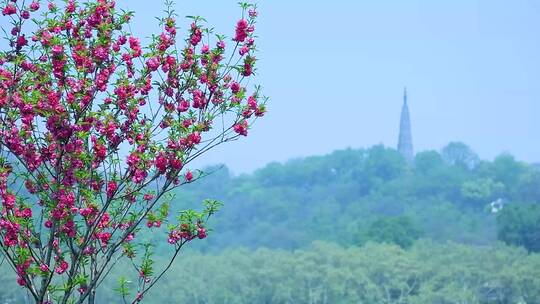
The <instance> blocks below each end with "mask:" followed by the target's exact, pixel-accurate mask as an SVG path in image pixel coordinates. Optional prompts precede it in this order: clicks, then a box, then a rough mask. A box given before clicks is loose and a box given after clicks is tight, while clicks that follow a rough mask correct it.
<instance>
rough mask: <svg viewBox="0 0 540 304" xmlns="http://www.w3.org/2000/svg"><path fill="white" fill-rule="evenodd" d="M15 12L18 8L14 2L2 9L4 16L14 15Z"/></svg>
mask: <svg viewBox="0 0 540 304" xmlns="http://www.w3.org/2000/svg"><path fill="white" fill-rule="evenodd" d="M15 13H17V8H16V7H15V5H13V4H8V5H7V6H6V7H4V9H2V15H4V16H7V15H13V14H15Z"/></svg>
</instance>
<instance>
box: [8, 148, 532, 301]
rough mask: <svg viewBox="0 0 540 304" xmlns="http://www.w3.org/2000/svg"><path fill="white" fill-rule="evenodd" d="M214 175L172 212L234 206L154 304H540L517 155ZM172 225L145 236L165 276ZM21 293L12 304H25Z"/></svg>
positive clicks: (380, 152) (355, 157) (336, 155)
mask: <svg viewBox="0 0 540 304" xmlns="http://www.w3.org/2000/svg"><path fill="white" fill-rule="evenodd" d="M204 172H205V173H208V174H209V175H208V176H206V177H204V178H202V179H200V180H198V181H197V182H194V183H192V184H188V185H186V186H184V187H181V188H179V190H177V191H176V193H175V198H174V199H173V201H172V202H171V203H172V204H178V205H181V206H185V208H197V207H198V206H199V205H200V203H201V201H203V200H204V199H217V200H220V201H222V202H224V204H225V205H224V207H223V208H222V209H221V210H220V211H219V212H218V214H216V215H215V216H213V217H212V219H211V221H210V226H211V228H212V229H213V230H212V231H210V233H209V237H208V238H207V239H205V240H204V241H202V242H197V243H196V244H195V243H194V244H190V245H193V246H189V248H188V249H187V250H185V251H184V254H183V256H182V257H181V258H180V259H179V260H178V261H177V262H176V263H175V264H174V265H173V271H172V272H170V273H169V274H168V275H166V276H165V278H164V280H163V281H162V282H161V283H162V285H161V286H162V287H161V288H159V289H156V290H154V291H153V293H150V294H149V295H147V296H146V298H145V300H146V301H147V302H148V303H171V304H172V303H197V304H199V303H200V304H203V303H204V304H210V303H301V304H303V303H306V304H308V303H309V304H315V303H317V304H322V303H396V304H397V303H410V304H414V303H418V304H420V303H441V304H443V303H482V304H491V303H493V304H495V303H498V304H501V303H504V304H510V303H540V281H539V278H540V272H539V271H540V256H539V254H538V253H535V252H538V251H540V204H539V203H540V170H539V168H538V166H535V165H531V164H527V163H523V162H520V161H517V160H516V159H514V158H513V157H512V156H511V155H508V154H502V155H500V156H498V157H497V158H495V159H494V160H493V161H483V160H480V159H479V158H478V156H477V155H476V154H475V153H474V152H473V151H471V149H469V148H468V147H467V146H466V145H464V144H462V143H451V144H449V145H448V146H447V147H445V148H444V149H443V150H442V151H440V152H437V151H426V152H420V153H418V154H417V155H416V158H415V160H414V163H411V164H408V163H406V162H405V160H404V159H403V158H402V157H401V155H400V154H399V153H397V152H396V151H395V150H393V149H389V148H385V147H383V146H374V147H372V148H369V149H347V150H342V151H336V152H333V153H331V154H329V155H325V156H314V157H308V158H305V159H296V160H291V161H289V162H286V163H283V164H280V163H272V164H269V165H267V166H266V167H264V168H262V169H259V170H257V171H255V172H254V173H252V174H245V175H240V176H232V175H231V173H230V172H229V171H228V169H227V168H226V167H220V166H216V167H212V168H207V169H206V170H204ZM493 202H495V203H494V204H492V203H493ZM170 216H174V215H170ZM165 226H166V225H163V227H162V229H154V230H153V232H152V233H150V234H147V235H145V237H146V238H148V239H149V240H150V239H152V240H153V241H156V242H158V243H159V244H160V247H158V249H157V252H153V257H154V258H155V259H156V264H155V265H154V269H160V268H161V267H163V266H164V265H165V263H166V261H168V259H167V258H166V256H165V255H166V253H167V251H166V250H163V249H164V248H165V247H167V246H170V245H169V244H168V243H167V232H166V227H165ZM504 243H506V244H504ZM518 247H519V248H518ZM137 252H138V253H137V254H139V255H142V254H143V250H142V249H139V250H138V251H137ZM1 267H3V270H2V273H6V274H7V273H9V272H8V271H7V269H5V267H7V266H6V264H3V265H2V266H1ZM116 269H117V272H116V274H114V275H113V276H112V277H111V278H109V279H108V281H106V282H105V283H104V284H103V285H102V286H101V287H100V288H102V290H103V291H105V292H104V293H102V294H101V295H100V297H101V298H100V299H99V300H100V303H121V297H119V296H118V295H117V293H118V292H117V291H118V289H117V288H118V286H119V285H118V282H117V279H118V278H119V277H120V276H127V277H130V275H132V276H131V277H132V278H133V277H135V278H136V277H137V273H136V272H134V270H133V267H132V265H126V264H121V265H118V267H117V268H116ZM118 270H121V271H118ZM1 279H2V284H4V285H5V286H16V285H15V279H14V277H9V275H5V276H4V275H3V276H2V278H1ZM126 284H128V285H129V284H130V283H129V282H126ZM19 290H20V289H18V288H3V289H2V293H1V294H0V303H24V301H25V298H24V294H22V293H21V292H20V291H19Z"/></svg>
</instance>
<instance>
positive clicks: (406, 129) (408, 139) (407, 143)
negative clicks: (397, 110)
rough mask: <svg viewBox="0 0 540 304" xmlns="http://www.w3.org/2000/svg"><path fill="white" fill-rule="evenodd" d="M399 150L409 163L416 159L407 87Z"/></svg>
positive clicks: (404, 94)
mask: <svg viewBox="0 0 540 304" xmlns="http://www.w3.org/2000/svg"><path fill="white" fill-rule="evenodd" d="M398 151H399V153H401V155H403V157H404V158H405V160H406V161H407V162H408V163H412V161H413V159H414V150H413V142H412V132H411V119H410V116H409V106H408V105H407V87H405V88H404V90H403V106H402V107H401V120H400V123H399V140H398Z"/></svg>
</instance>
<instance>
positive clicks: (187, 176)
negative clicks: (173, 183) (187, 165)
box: [185, 170, 193, 183]
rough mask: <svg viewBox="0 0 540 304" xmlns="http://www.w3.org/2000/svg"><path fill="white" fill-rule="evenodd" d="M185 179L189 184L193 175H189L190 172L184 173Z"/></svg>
mask: <svg viewBox="0 0 540 304" xmlns="http://www.w3.org/2000/svg"><path fill="white" fill-rule="evenodd" d="M185 177H186V181H187V182H188V183H189V182H191V181H192V180H193V173H191V171H189V170H188V171H187V172H186V175H185Z"/></svg>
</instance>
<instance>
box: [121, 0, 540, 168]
mask: <svg viewBox="0 0 540 304" xmlns="http://www.w3.org/2000/svg"><path fill="white" fill-rule="evenodd" d="M237 2H238V1H237V0H178V1H177V5H176V9H177V11H178V13H179V14H180V15H181V16H184V15H201V16H204V17H205V18H206V19H207V20H208V22H209V24H211V25H214V26H215V28H216V32H220V33H224V34H227V35H229V36H232V34H233V32H234V23H235V22H236V20H237V19H238V18H239V16H240V15H239V13H240V10H239V8H238V5H237ZM117 3H118V4H119V5H120V6H122V7H127V8H130V9H131V10H134V11H135V13H136V16H135V19H134V23H133V30H134V31H135V33H136V34H138V35H142V36H146V35H148V34H150V33H152V32H158V31H159V27H158V26H157V22H156V20H155V19H154V18H153V17H154V16H157V15H159V14H160V10H161V9H163V7H164V6H163V5H162V1H161V0H151V1H141V0H117ZM258 4H259V7H260V9H259V11H260V18H259V23H258V28H257V32H258V35H259V36H260V39H259V42H258V44H259V48H260V49H261V52H260V53H259V54H258V58H259V59H260V61H259V62H258V72H259V76H258V82H259V83H260V84H261V85H262V86H263V88H264V93H265V94H266V95H268V96H270V97H271V102H270V104H269V113H268V115H267V116H265V117H264V119H262V120H260V121H259V122H258V124H257V125H256V126H255V128H254V129H253V130H251V131H250V136H248V137H247V138H246V139H244V140H242V141H241V142H235V143H233V144H229V145H227V146H222V147H220V148H218V149H217V150H215V151H214V152H212V153H210V154H208V155H206V158H205V159H204V160H203V162H202V164H211V163H225V164H227V165H228V166H229V167H230V168H231V169H232V170H233V172H235V173H241V172H249V171H251V170H253V169H255V168H258V167H261V166H263V165H264V164H266V163H268V162H270V161H284V160H287V159H289V158H294V157H301V156H309V155H315V154H325V153H329V152H331V151H333V150H335V149H342V148H346V147H353V148H359V147H369V146H371V145H374V144H379V143H382V144H385V145H387V146H392V147H394V146H395V145H396V143H397V136H398V125H399V112H400V107H401V102H402V90H403V86H405V85H406V86H407V87H408V90H409V107H410V111H411V119H412V129H413V140H414V145H415V150H416V151H419V150H426V149H440V148H441V147H443V146H444V145H445V144H446V143H448V142H449V141H456V140H457V141H463V142H465V143H467V144H469V145H470V146H471V147H472V148H473V149H474V150H475V151H477V152H478V153H479V154H480V156H481V157H482V158H488V159H490V158H493V157H494V156H495V155H497V154H499V153H502V152H510V153H512V154H514V155H516V157H517V158H518V159H521V160H525V161H531V162H540V136H539V133H540V1H533V0H512V1H509V0H505V1H502V0H446V1H442V0H441V1H433V0H399V1H398V0H394V1H390V0H371V1H352V0H351V1H345V0H333V1H313V0H312V1H285V0H271V1H269V0H266V1H262V0H261V1H259V3H258ZM184 21H185V20H182V22H180V24H181V25H182V26H183V28H184V29H185V28H186V26H187V25H188V24H189V23H188V21H185V22H184Z"/></svg>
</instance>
